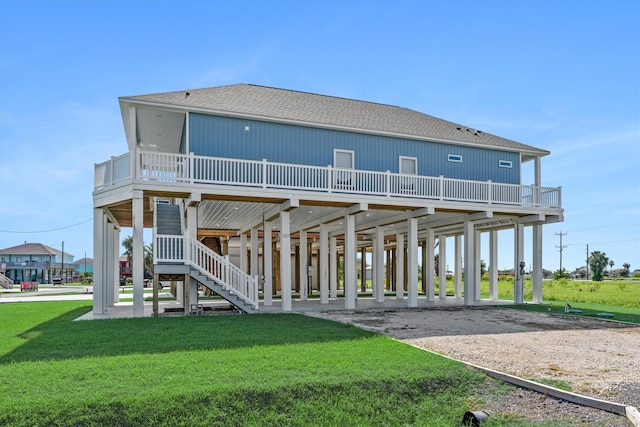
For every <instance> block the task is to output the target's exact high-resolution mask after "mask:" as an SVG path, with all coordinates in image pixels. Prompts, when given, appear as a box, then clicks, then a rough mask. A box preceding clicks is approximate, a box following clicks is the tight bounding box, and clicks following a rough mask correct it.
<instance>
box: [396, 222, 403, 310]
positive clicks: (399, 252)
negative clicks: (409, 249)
mask: <svg viewBox="0 0 640 427" xmlns="http://www.w3.org/2000/svg"><path fill="white" fill-rule="evenodd" d="M403 298H404V234H402V233H397V234H396V299H403Z"/></svg>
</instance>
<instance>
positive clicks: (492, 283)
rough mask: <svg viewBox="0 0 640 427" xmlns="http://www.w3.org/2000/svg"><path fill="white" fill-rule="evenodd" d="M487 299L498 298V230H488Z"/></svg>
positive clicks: (494, 299)
mask: <svg viewBox="0 0 640 427" xmlns="http://www.w3.org/2000/svg"><path fill="white" fill-rule="evenodd" d="M489 299H490V300H492V301H496V300H497V299H498V230H491V231H490V232H489Z"/></svg>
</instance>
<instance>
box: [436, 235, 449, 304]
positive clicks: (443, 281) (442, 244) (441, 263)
mask: <svg viewBox="0 0 640 427" xmlns="http://www.w3.org/2000/svg"><path fill="white" fill-rule="evenodd" d="M438 242H439V243H438V254H439V255H438V290H439V292H438V293H439V296H440V298H441V299H444V298H446V297H447V236H445V235H443V234H441V235H440V236H438Z"/></svg>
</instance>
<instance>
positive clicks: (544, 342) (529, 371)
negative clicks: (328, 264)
mask: <svg viewBox="0 0 640 427" xmlns="http://www.w3.org/2000/svg"><path fill="white" fill-rule="evenodd" d="M308 314H309V315H312V316H317V317H323V318H327V319H331V320H336V321H340V322H345V323H350V324H353V325H356V326H358V327H361V328H363V329H367V330H371V331H376V332H380V333H383V334H385V335H388V336H391V337H393V338H397V339H399V340H402V341H405V342H407V343H409V344H412V345H415V346H417V347H420V348H424V349H428V350H431V351H435V352H438V353H441V354H445V355H447V356H450V357H453V358H455V359H459V360H461V361H464V362H467V363H472V364H475V365H479V366H482V367H485V368H489V369H494V370H497V371H500V372H505V373H508V374H512V375H516V376H519V377H522V378H527V379H533V380H543V381H549V380H551V381H558V382H562V383H566V384H569V386H570V387H571V391H573V392H575V393H580V394H584V395H586V396H592V397H596V398H599V399H604V400H609V401H612V402H617V403H622V404H625V405H631V406H636V407H640V327H639V326H635V325H630V324H625V323H620V322H611V321H606V320H601V319H593V318H586V317H579V316H562V315H554V314H547V313H537V312H528V311H520V310H507V309H496V308H464V309H459V308H457V309H402V310H369V311H357V310H356V311H333V312H321V313H308ZM540 399H541V396H540V395H538V394H537V393H531V392H528V391H525V390H520V391H518V394H517V395H514V396H511V398H510V399H505V401H504V402H502V403H500V404H499V405H498V406H500V407H498V408H497V409H498V412H504V411H512V410H514V409H517V408H518V407H520V406H522V405H524V402H526V405H525V406H526V412H529V413H531V414H533V413H536V414H538V416H537V419H538V420H544V419H547V420H554V419H558V418H557V416H563V414H564V416H565V418H576V419H578V420H580V419H581V420H582V421H581V422H589V423H591V422H594V423H596V424H597V423H602V424H603V425H612V426H615V425H628V424H627V423H626V420H625V419H624V417H617V416H614V415H611V417H609V416H608V415H609V414H606V413H603V412H602V411H597V410H592V409H587V408H583V407H580V406H578V405H572V404H567V403H566V402H562V401H558V400H556V399H551V398H546V397H544V396H542V400H540ZM519 401H522V402H521V403H519ZM559 402H560V403H559ZM493 409H494V410H496V408H493ZM522 409H525V408H522ZM558 411H561V412H558ZM594 411H595V412H594ZM545 413H548V414H549V415H548V416H547V418H545V416H544V414H545ZM549 417H552V418H549ZM609 418H610V419H609Z"/></svg>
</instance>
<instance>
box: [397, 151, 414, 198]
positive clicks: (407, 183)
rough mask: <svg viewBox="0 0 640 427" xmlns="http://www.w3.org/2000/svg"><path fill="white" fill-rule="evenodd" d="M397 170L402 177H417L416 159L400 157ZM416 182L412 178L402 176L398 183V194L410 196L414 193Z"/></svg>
mask: <svg viewBox="0 0 640 427" xmlns="http://www.w3.org/2000/svg"><path fill="white" fill-rule="evenodd" d="M398 169H399V171H400V174H402V175H416V176H417V175H418V159H417V158H416V157H407V156H400V158H399V166H398ZM417 185H418V181H417V179H416V178H415V177H412V176H402V177H400V178H399V181H398V190H399V191H398V192H399V193H408V194H412V193H414V192H415V191H416V189H417Z"/></svg>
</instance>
